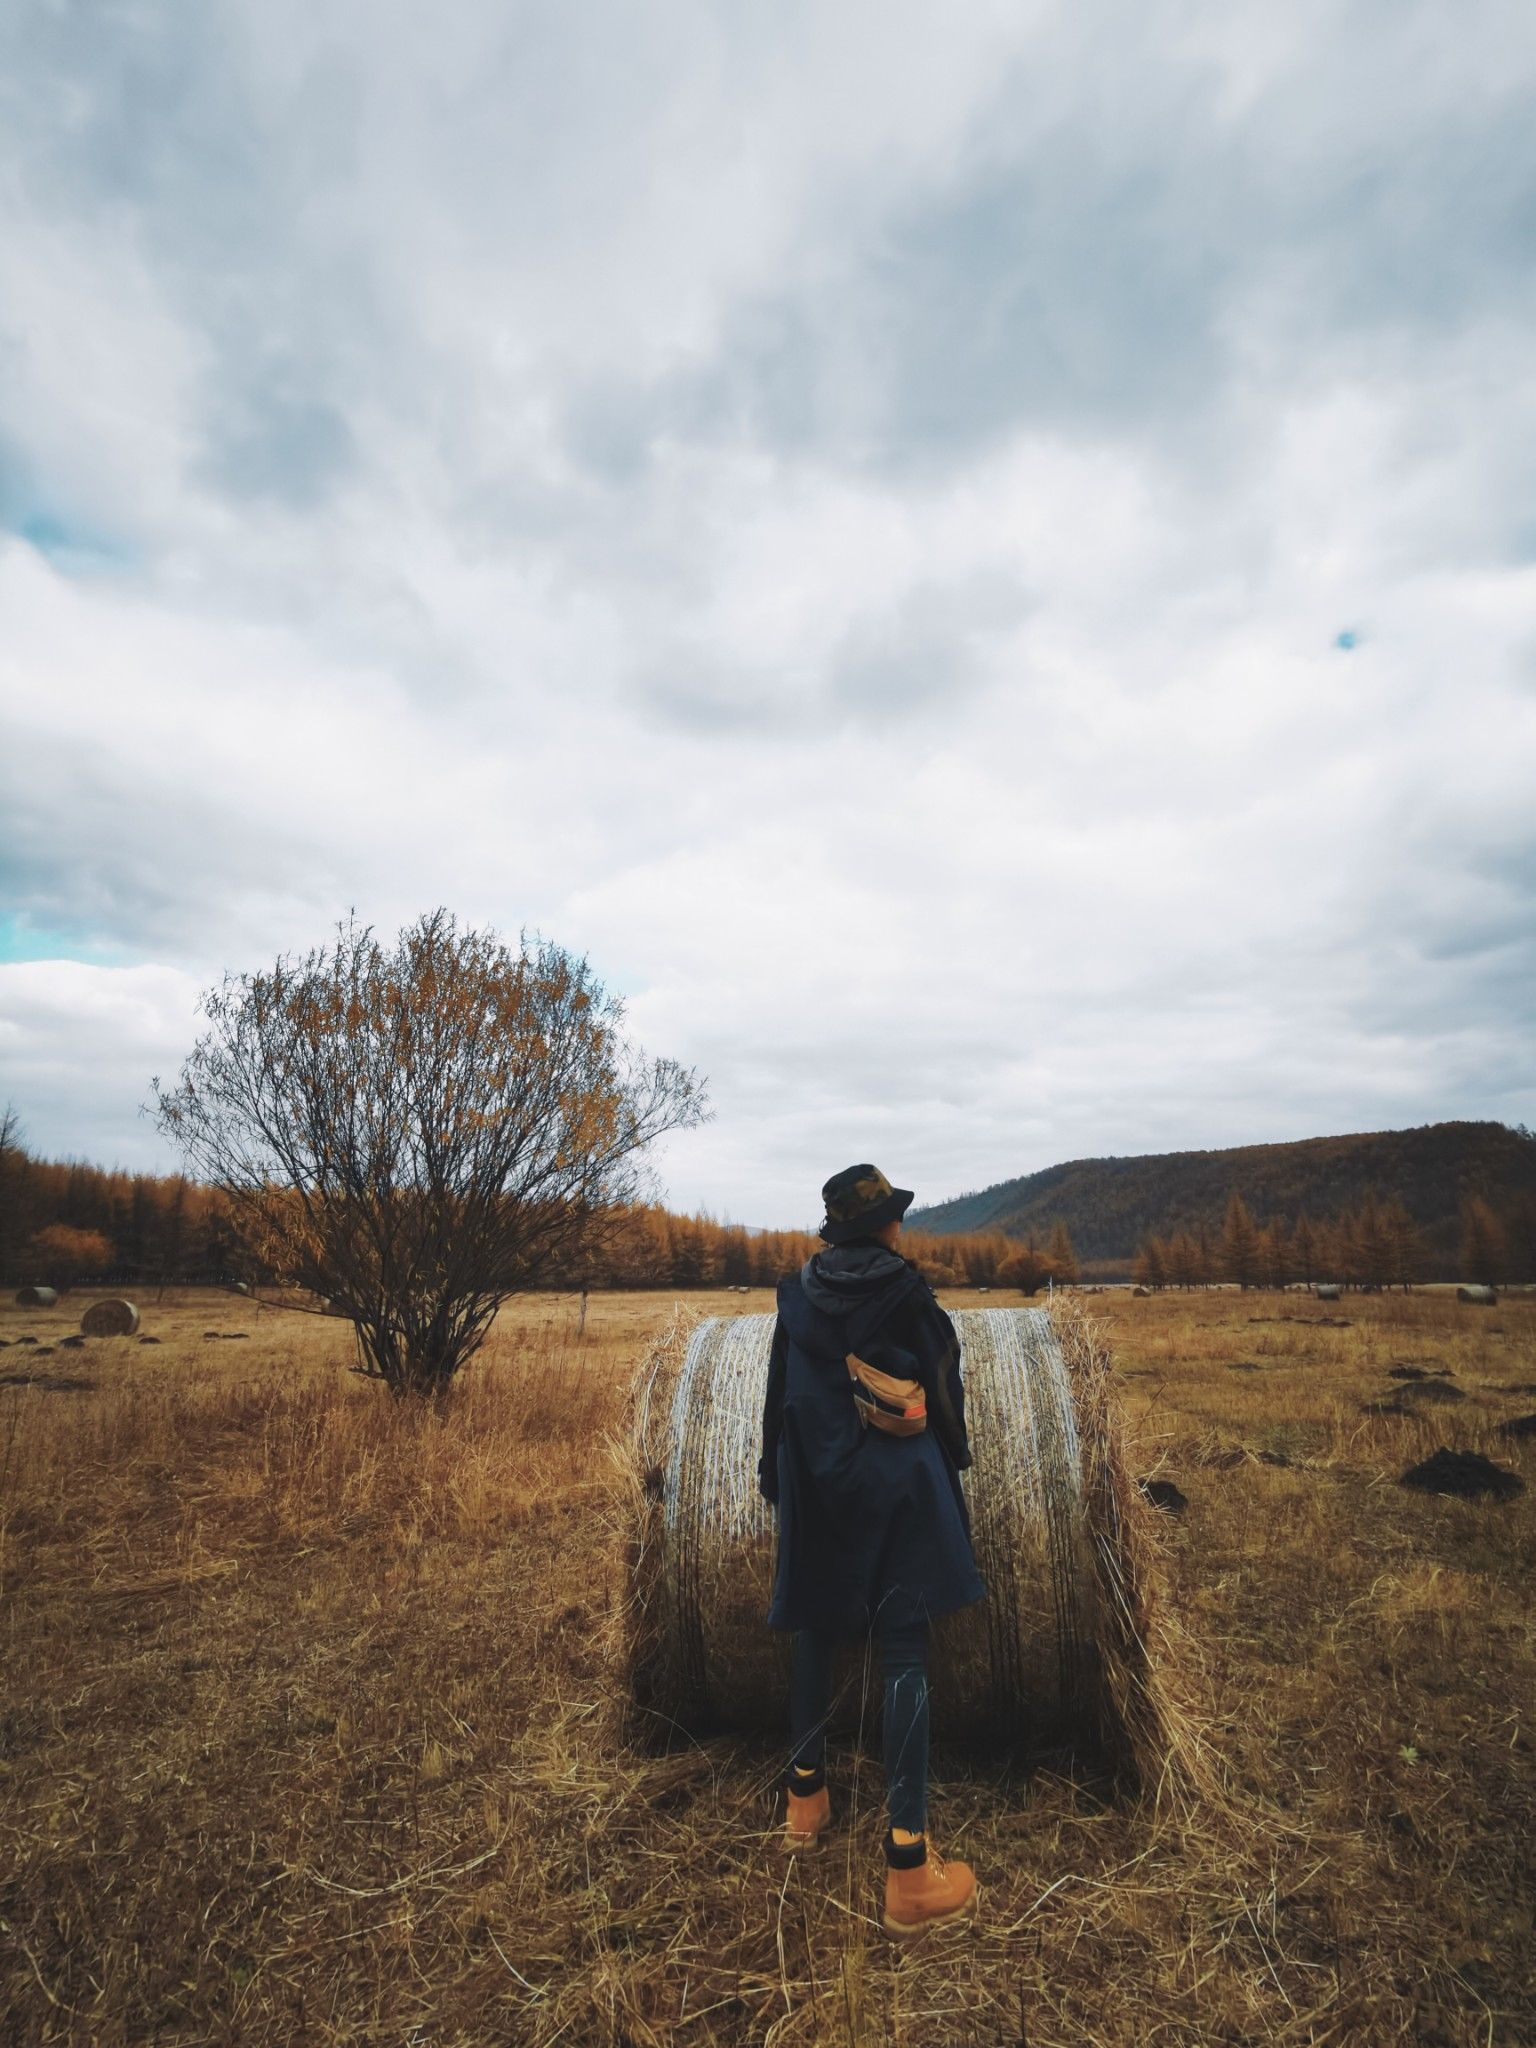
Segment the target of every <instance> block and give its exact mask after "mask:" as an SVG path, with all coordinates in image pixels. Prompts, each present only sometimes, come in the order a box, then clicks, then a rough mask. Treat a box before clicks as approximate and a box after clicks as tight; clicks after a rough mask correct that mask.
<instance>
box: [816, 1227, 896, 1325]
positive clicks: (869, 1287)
mask: <svg viewBox="0 0 1536 2048" xmlns="http://www.w3.org/2000/svg"><path fill="white" fill-rule="evenodd" d="M909 1270H910V1268H909V1266H908V1262H907V1261H906V1260H905V1259H904V1258H902V1257H900V1256H899V1254H898V1253H896V1252H893V1251H890V1250H888V1249H887V1247H886V1246H885V1245H883V1244H840V1245H832V1246H830V1247H829V1248H828V1249H827V1250H826V1251H824V1252H817V1253H816V1254H815V1256H814V1257H813V1258H809V1259H807V1260H806V1262H805V1264H804V1265H803V1266H802V1267H801V1269H800V1284H801V1286H802V1287H803V1288H804V1289H805V1298H806V1300H807V1301H808V1302H809V1303H810V1304H811V1307H812V1308H815V1309H819V1310H820V1311H821V1313H822V1314H823V1315H824V1316H847V1315H852V1314H853V1312H854V1310H855V1309H859V1308H863V1307H864V1305H865V1303H866V1302H868V1301H869V1300H870V1299H871V1298H872V1297H873V1296H874V1295H876V1294H878V1293H879V1292H880V1291H881V1289H882V1288H885V1287H889V1286H890V1284H891V1282H892V1281H893V1280H895V1279H896V1278H898V1276H899V1275H901V1274H902V1273H905V1272H907V1271H909Z"/></svg>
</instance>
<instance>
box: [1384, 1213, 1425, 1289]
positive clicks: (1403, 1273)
mask: <svg viewBox="0 0 1536 2048" xmlns="http://www.w3.org/2000/svg"><path fill="white" fill-rule="evenodd" d="M1381 1227H1382V1231H1383V1233H1384V1235H1385V1237H1386V1241H1387V1278H1388V1279H1389V1281H1390V1282H1391V1284H1392V1285H1393V1286H1394V1287H1401V1288H1402V1290H1403V1292H1404V1293H1405V1294H1406V1293H1408V1292H1409V1290H1410V1289H1411V1288H1412V1286H1413V1283H1414V1281H1415V1280H1417V1279H1419V1278H1420V1277H1421V1275H1422V1274H1423V1271H1424V1240H1423V1238H1422V1237H1421V1236H1420V1235H1419V1226H1418V1225H1417V1224H1416V1223H1415V1222H1414V1220H1413V1218H1412V1216H1411V1215H1410V1214H1409V1213H1408V1210H1407V1208H1406V1207H1405V1205H1404V1204H1403V1203H1402V1202H1400V1201H1398V1200H1396V1199H1395V1198H1394V1199H1393V1200H1392V1201H1390V1202H1388V1203H1386V1204H1385V1206H1384V1207H1383V1209H1382V1212H1381Z"/></svg>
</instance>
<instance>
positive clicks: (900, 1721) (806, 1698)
mask: <svg viewBox="0 0 1536 2048" xmlns="http://www.w3.org/2000/svg"><path fill="white" fill-rule="evenodd" d="M878 1640H879V1644H880V1668H881V1671H882V1672H883V1674H884V1677H885V1725H884V1740H883V1744H882V1748H883V1752H884V1757H885V1796H886V1804H887V1807H888V1809H889V1812H890V1823H891V1826H892V1827H893V1828H907V1829H909V1830H910V1831H911V1832H912V1833H913V1834H915V1835H920V1834H921V1833H922V1832H923V1829H924V1826H925V1825H926V1822H927V1817H928V1624H927V1623H926V1622H921V1621H920V1622H917V1623H915V1624H914V1625H913V1626H912V1627H910V1628H890V1629H881V1630H880V1632H879V1637H878ZM833 1642H834V1638H833V1637H831V1636H824V1635H821V1634H818V1633H817V1632H816V1631H815V1630H812V1629H804V1628H803V1629H798V1630H797V1631H796V1633H795V1655H794V1665H793V1669H792V1672H791V1675H790V1681H789V1732H790V1742H791V1752H790V1753H791V1755H792V1757H793V1759H794V1761H795V1763H796V1764H798V1765H799V1766H800V1768H801V1769H802V1770H811V1769H814V1768H815V1767H816V1766H817V1765H818V1764H820V1763H821V1761H822V1757H823V1754H824V1751H825V1747H826V1733H827V1718H828V1716H829V1714H830V1713H831V1711H832V1646H833Z"/></svg>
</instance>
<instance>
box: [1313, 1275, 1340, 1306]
mask: <svg viewBox="0 0 1536 2048" xmlns="http://www.w3.org/2000/svg"><path fill="white" fill-rule="evenodd" d="M1312 1292H1313V1293H1314V1294H1315V1295H1316V1296H1317V1299H1318V1300H1319V1301H1338V1300H1340V1299H1341V1298H1342V1296H1343V1293H1344V1290H1343V1288H1342V1287H1341V1286H1340V1285H1339V1283H1338V1282H1337V1281H1336V1280H1319V1281H1318V1283H1317V1285H1316V1286H1315V1287H1314V1288H1313V1290H1312Z"/></svg>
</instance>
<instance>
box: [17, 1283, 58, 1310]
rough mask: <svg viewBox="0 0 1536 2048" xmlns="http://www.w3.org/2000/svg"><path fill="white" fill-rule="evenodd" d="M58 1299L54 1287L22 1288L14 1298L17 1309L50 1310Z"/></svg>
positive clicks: (56, 1290)
mask: <svg viewBox="0 0 1536 2048" xmlns="http://www.w3.org/2000/svg"><path fill="white" fill-rule="evenodd" d="M58 1298H59V1294H58V1289H57V1288H55V1287H23V1288H22V1289H21V1291H20V1292H19V1293H18V1294H17V1296H16V1306H17V1307H18V1308H52V1307H54V1305H55V1304H56V1303H57V1301H58Z"/></svg>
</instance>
